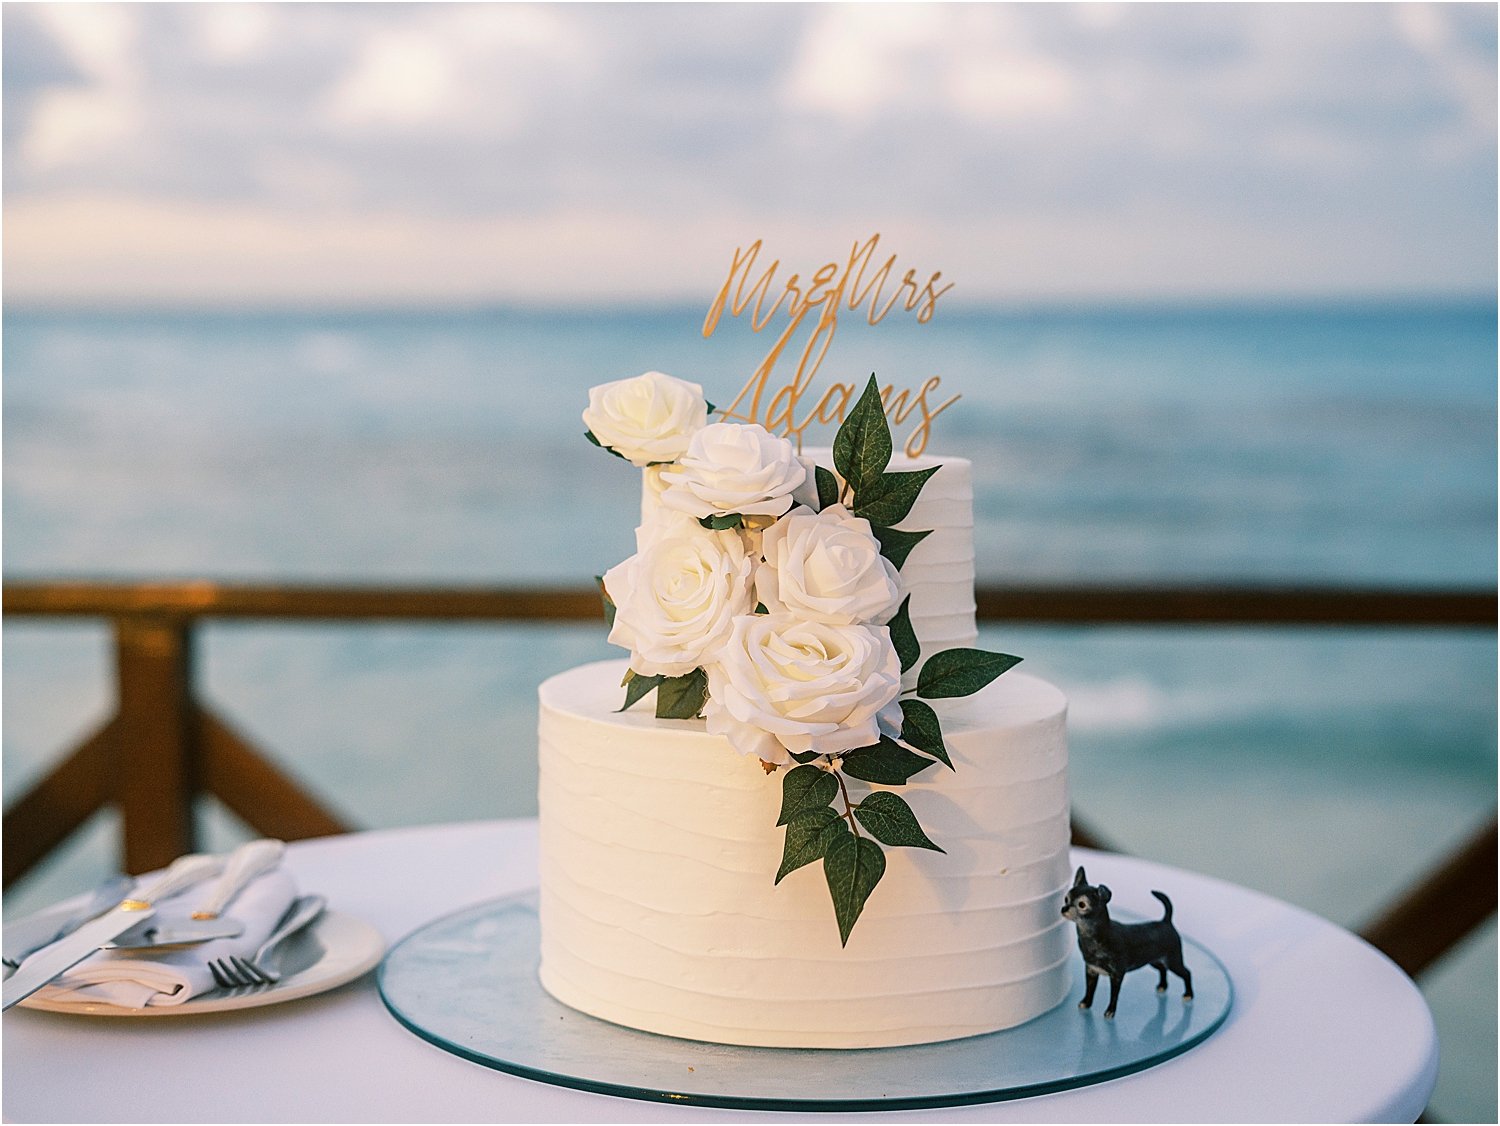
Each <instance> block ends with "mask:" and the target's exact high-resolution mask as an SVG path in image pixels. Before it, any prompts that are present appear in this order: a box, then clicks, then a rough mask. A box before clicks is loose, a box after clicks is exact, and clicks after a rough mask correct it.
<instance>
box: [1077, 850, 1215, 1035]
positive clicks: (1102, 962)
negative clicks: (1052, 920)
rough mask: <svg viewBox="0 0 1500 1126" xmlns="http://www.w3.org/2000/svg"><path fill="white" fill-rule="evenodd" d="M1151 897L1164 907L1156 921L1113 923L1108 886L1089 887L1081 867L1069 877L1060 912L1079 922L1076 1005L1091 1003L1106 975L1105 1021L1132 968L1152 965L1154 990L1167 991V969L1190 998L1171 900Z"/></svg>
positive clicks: (1190, 977) (1189, 981)
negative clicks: (1156, 976)
mask: <svg viewBox="0 0 1500 1126" xmlns="http://www.w3.org/2000/svg"><path fill="white" fill-rule="evenodd" d="M1151 894H1152V895H1154V896H1156V898H1157V899H1159V900H1161V902H1162V906H1164V907H1165V908H1166V909H1167V913H1166V914H1165V915H1163V916H1162V917H1161V919H1160V921H1158V922H1155V923H1115V922H1111V921H1110V917H1109V908H1108V906H1106V904H1108V903H1109V888H1107V887H1105V886H1104V885H1103V884H1100V885H1099V886H1098V887H1090V886H1089V883H1088V877H1087V876H1085V875H1084V873H1083V869H1082V868H1080V869H1078V874H1077V875H1076V876H1074V877H1073V886H1072V887H1071V888H1069V889H1068V894H1067V898H1065V899H1064V900H1063V908H1062V913H1063V914H1064V915H1065V916H1066V917H1067V918H1069V919H1072V920H1073V922H1074V923H1076V924H1077V926H1078V949H1079V950H1080V951H1081V952H1082V953H1083V965H1084V971H1085V973H1086V974H1087V978H1088V984H1087V985H1085V986H1084V990H1083V1000H1082V1001H1079V1002H1078V1007H1079V1008H1080V1009H1087V1008H1090V1007H1092V1006H1093V1004H1094V990H1095V989H1096V988H1097V987H1098V985H1099V978H1100V976H1101V975H1103V976H1105V977H1108V978H1109V1008H1107V1009H1105V1010H1104V1019H1105V1020H1113V1019H1114V1015H1115V1002H1117V1001H1118V1000H1119V999H1120V983H1121V982H1123V981H1124V980H1125V975H1126V974H1128V973H1129V972H1130V971H1131V970H1138V969H1140V968H1141V967H1142V966H1154V967H1155V968H1156V970H1157V972H1158V973H1160V974H1161V981H1159V982H1158V983H1157V986H1156V991H1157V992H1158V993H1165V992H1166V991H1167V971H1168V970H1171V971H1172V972H1173V973H1174V974H1176V975H1177V976H1178V977H1180V978H1182V983H1183V985H1184V986H1185V987H1186V988H1184V989H1183V991H1182V999H1183V1000H1184V1001H1191V1000H1192V999H1193V975H1192V974H1190V973H1188V968H1187V966H1186V965H1185V964H1184V963H1183V961H1182V938H1181V937H1180V936H1179V935H1178V934H1177V928H1176V927H1174V926H1173V925H1172V901H1171V900H1170V899H1168V898H1167V897H1166V896H1165V895H1163V894H1162V893H1161V892H1159V891H1153V892H1152V893H1151Z"/></svg>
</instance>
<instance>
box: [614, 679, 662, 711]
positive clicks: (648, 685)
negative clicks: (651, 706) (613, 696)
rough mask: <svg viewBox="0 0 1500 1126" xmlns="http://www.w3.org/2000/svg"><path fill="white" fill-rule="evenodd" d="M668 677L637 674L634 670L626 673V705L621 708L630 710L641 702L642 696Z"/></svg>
mask: <svg viewBox="0 0 1500 1126" xmlns="http://www.w3.org/2000/svg"><path fill="white" fill-rule="evenodd" d="M665 679H666V677H664V676H637V675H636V674H635V673H634V672H627V673H626V674H625V685H624V687H625V705H624V707H622V708H621V709H620V710H621V711H622V712H623V711H629V710H630V709H631V708H633V707H634V706H635V705H636V704H638V703H640V700H641V697H643V696H645V695H646V693H647V692H650V691H651V689H653V688H656V687H658V686H659V685H660V684H661V682H662V681H664V680H665Z"/></svg>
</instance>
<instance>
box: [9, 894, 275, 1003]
mask: <svg viewBox="0 0 1500 1126" xmlns="http://www.w3.org/2000/svg"><path fill="white" fill-rule="evenodd" d="M202 897H203V889H202V887H201V886H200V887H197V888H193V889H190V890H189V891H187V892H184V893H183V894H181V895H179V896H176V897H174V898H172V899H164V900H162V901H161V902H160V903H159V904H157V912H156V913H157V915H158V917H168V916H171V917H176V918H181V917H184V916H187V915H189V914H191V913H192V910H193V908H194V906H195V905H196V903H198V902H199V901H201V899H202ZM296 898H297V885H296V883H295V881H293V879H292V877H291V876H290V875H288V874H287V873H286V872H285V871H283V870H282V869H280V868H277V869H275V870H273V871H270V872H267V873H266V874H265V875H263V876H258V877H256V878H255V879H254V880H252V881H251V882H250V883H249V884H248V885H247V886H246V887H245V889H244V890H243V891H242V892H240V893H239V895H237V896H235V897H234V899H233V900H231V901H230V904H229V907H228V908H227V909H226V910H225V915H226V917H229V918H233V919H236V920H238V921H239V922H241V923H244V924H245V929H244V931H243V932H241V933H240V935H239V936H238V937H236V938H215V939H211V940H210V941H208V942H200V943H198V944H197V945H195V946H184V947H179V948H177V949H175V950H100V951H98V952H97V953H95V954H91V955H89V956H88V957H87V958H85V959H84V960H83V961H81V962H79V963H78V965H76V966H74V967H73V968H72V969H71V970H69V971H68V972H67V973H65V974H63V975H62V976H60V977H59V978H57V980H56V981H53V982H52V983H51V984H49V985H45V986H43V987H42V988H41V989H40V990H38V991H37V997H39V998H45V999H46V1000H48V1001H52V1002H55V1003H58V1004H64V1005H97V1004H100V1003H101V1002H102V1003H104V1004H107V1005H116V1006H119V1007H121V1008H126V1009H144V1008H145V1007H146V1006H147V1005H152V1006H156V1005H180V1004H182V1003H183V1002H184V1001H188V1000H190V999H192V998H193V997H196V996H197V995H198V994H200V993H207V992H208V991H209V990H211V989H216V988H217V984H216V983H215V981H214V978H213V974H212V973H211V972H210V971H209V968H208V963H209V962H210V961H211V960H212V959H214V958H227V957H230V956H231V955H238V956H239V957H241V958H249V957H251V956H253V955H254V954H255V952H256V951H257V950H258V949H260V946H261V944H262V943H264V942H265V941H266V939H267V938H269V937H270V936H271V931H272V930H274V929H275V927H276V924H277V922H278V921H280V919H281V917H282V916H283V915H284V914H286V910H287V908H288V907H290V906H291V905H292V900H294V899H296Z"/></svg>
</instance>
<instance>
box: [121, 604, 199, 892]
mask: <svg viewBox="0 0 1500 1126" xmlns="http://www.w3.org/2000/svg"><path fill="white" fill-rule="evenodd" d="M191 641H192V638H191V634H190V632H189V627H188V625H187V623H186V622H185V621H182V620H173V619H162V618H145V617H134V616H132V617H123V618H118V619H116V621H115V646H116V674H117V677H118V683H119V693H120V703H119V713H118V716H117V718H116V732H117V736H118V741H117V743H116V747H117V748H118V752H117V753H118V758H117V761H116V764H115V769H116V770H117V772H118V773H117V774H116V775H115V795H116V801H117V802H118V803H119V807H120V813H121V815H122V817H123V820H124V838H125V839H124V848H123V850H122V855H123V857H124V867H125V870H126V871H127V872H130V873H132V874H135V873H140V872H147V871H150V870H151V869H153V868H160V867H162V866H164V865H167V864H170V863H171V862H172V861H173V860H174V859H175V858H177V857H178V856H181V855H182V854H183V853H185V852H192V851H194V849H195V842H196V838H197V834H196V833H195V832H194V824H193V796H194V794H195V793H196V792H197V789H198V780H197V765H198V753H197V726H198V725H197V720H196V709H195V706H194V704H193V698H192V652H191V649H192V645H191Z"/></svg>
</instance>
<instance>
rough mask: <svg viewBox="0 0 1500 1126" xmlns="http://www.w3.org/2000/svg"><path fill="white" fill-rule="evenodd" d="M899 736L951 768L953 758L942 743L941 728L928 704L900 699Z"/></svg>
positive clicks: (935, 713)
mask: <svg viewBox="0 0 1500 1126" xmlns="http://www.w3.org/2000/svg"><path fill="white" fill-rule="evenodd" d="M901 738H903V739H905V740H906V741H907V742H908V743H910V744H911V745H912V746H913V747H915V748H917V750H919V751H926V752H927V753H928V754H929V755H931V756H932V757H933V758H935V759H937V760H938V761H939V762H940V763H942V764H943V765H944V766H946V767H947V768H948V769H949V770H952V769H953V760H951V759H950V758H949V757H948V748H947V747H946V746H944V745H943V728H942V726H941V725H940V724H939V723H938V717H937V712H935V711H933V710H932V706H931V705H930V704H924V703H922V701H921V700H902V701H901Z"/></svg>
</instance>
